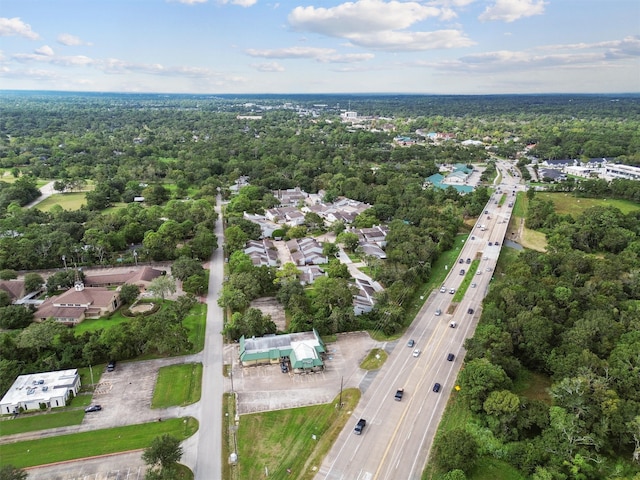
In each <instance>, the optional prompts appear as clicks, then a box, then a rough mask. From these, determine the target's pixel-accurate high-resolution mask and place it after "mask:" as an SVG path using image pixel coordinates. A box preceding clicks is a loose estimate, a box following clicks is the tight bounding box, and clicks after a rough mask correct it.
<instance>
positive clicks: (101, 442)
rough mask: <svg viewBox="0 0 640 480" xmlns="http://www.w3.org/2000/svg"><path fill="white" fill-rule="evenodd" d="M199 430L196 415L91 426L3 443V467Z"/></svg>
mask: <svg viewBox="0 0 640 480" xmlns="http://www.w3.org/2000/svg"><path fill="white" fill-rule="evenodd" d="M197 430H198V422H197V420H196V419H194V418H191V417H189V418H172V419H170V420H166V421H164V422H151V423H143V424H139V425H127V426H125V427H117V428H109V429H105V430H92V431H90V432H82V433H74V434H69V435H60V436H56V437H48V438H42V439H40V440H29V441H25V442H16V443H9V444H3V445H0V467H2V466H5V465H13V466H14V467H18V468H25V467H33V466H35V465H46V464H49V463H55V462H62V461H65V460H74V459H78V458H87V457H95V456H97V455H106V454H108V453H116V452H126V451H129V450H138V449H143V448H147V447H148V446H149V445H150V444H151V441H152V440H153V439H154V438H155V437H157V436H159V435H164V434H169V435H173V436H174V437H176V438H179V439H180V440H184V439H185V438H188V437H190V436H191V435H193V434H194V433H195V432H196V431H197Z"/></svg>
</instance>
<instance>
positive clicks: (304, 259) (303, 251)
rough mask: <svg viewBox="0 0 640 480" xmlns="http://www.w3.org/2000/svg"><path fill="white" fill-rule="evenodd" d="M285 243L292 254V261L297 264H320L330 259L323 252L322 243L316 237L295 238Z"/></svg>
mask: <svg viewBox="0 0 640 480" xmlns="http://www.w3.org/2000/svg"><path fill="white" fill-rule="evenodd" d="M285 245H286V246H287V249H288V250H289V253H290V254H291V261H292V262H293V263H294V264H295V265H297V266H301V265H319V264H323V263H327V262H328V261H329V259H328V258H327V256H326V255H324V254H323V253H322V245H321V244H320V243H318V241H317V240H316V239H315V238H308V237H307V238H300V239H296V238H293V239H291V240H289V241H288V242H286V243H285Z"/></svg>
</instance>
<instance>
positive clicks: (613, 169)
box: [537, 158, 640, 182]
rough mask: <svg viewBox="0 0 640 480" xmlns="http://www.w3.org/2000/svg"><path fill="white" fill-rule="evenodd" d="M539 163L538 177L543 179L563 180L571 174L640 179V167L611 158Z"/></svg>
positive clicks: (588, 176) (587, 176)
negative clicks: (616, 161)
mask: <svg viewBox="0 0 640 480" xmlns="http://www.w3.org/2000/svg"><path fill="white" fill-rule="evenodd" d="M537 165H538V177H539V179H540V180H543V181H544V180H546V181H551V182H562V181H564V180H566V179H567V178H568V177H569V176H570V175H571V176H575V177H581V178H601V179H604V180H607V181H611V180H613V179H616V178H623V179H626V180H640V167H634V166H632V165H623V164H621V163H615V162H614V160H613V159H611V158H590V159H588V160H577V159H569V158H565V159H560V160H543V161H538V162H537Z"/></svg>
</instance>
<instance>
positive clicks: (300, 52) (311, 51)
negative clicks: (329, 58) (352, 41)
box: [245, 47, 335, 58]
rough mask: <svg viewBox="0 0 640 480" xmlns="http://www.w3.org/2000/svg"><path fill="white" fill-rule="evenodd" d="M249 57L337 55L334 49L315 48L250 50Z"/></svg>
mask: <svg viewBox="0 0 640 480" xmlns="http://www.w3.org/2000/svg"><path fill="white" fill-rule="evenodd" d="M245 53H246V54H247V55H250V56H252V57H264V58H318V57H321V56H326V55H331V54H333V53H335V50H333V49H332V48H314V47H290V48H277V49H266V50H258V49H255V48H250V49H248V50H246V51H245Z"/></svg>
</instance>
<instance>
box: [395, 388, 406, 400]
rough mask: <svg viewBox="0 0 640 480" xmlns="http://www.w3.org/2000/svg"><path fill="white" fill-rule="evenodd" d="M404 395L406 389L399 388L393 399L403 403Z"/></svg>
mask: <svg viewBox="0 0 640 480" xmlns="http://www.w3.org/2000/svg"><path fill="white" fill-rule="evenodd" d="M403 395H404V388H399V389H398V390H396V394H395V396H394V397H393V398H395V399H396V401H398V402H399V401H401V400H402V396H403Z"/></svg>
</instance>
